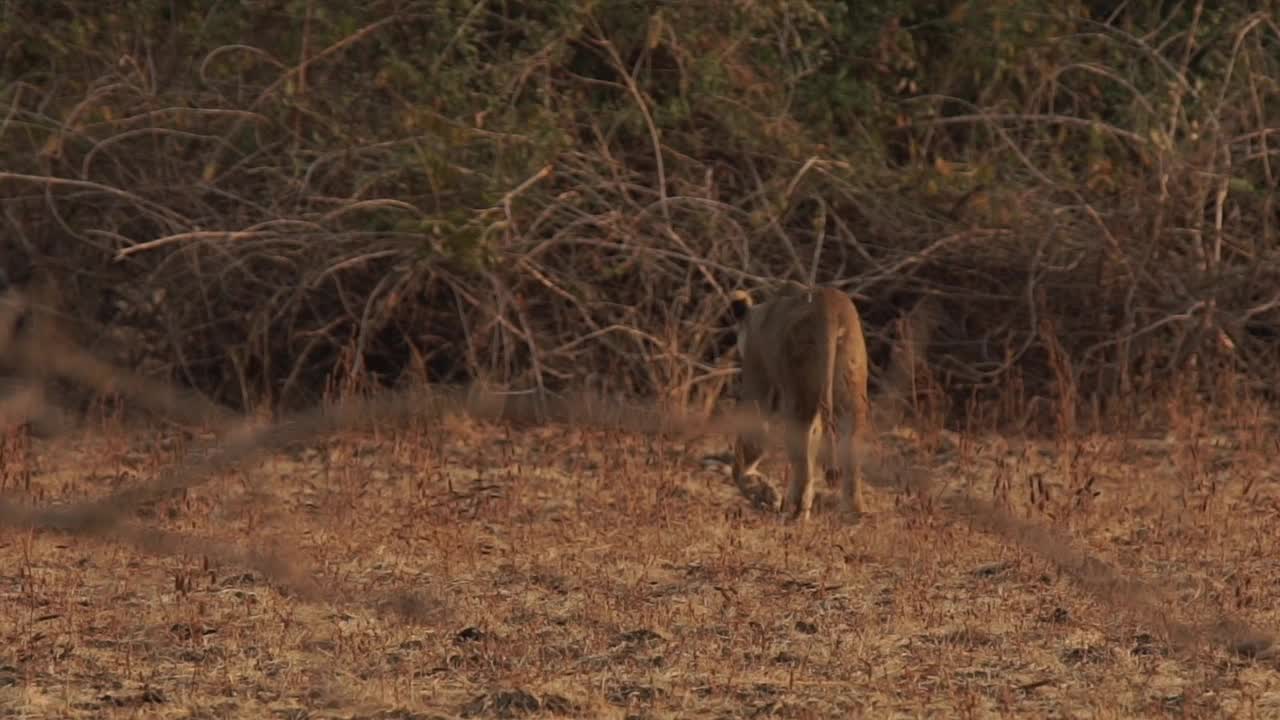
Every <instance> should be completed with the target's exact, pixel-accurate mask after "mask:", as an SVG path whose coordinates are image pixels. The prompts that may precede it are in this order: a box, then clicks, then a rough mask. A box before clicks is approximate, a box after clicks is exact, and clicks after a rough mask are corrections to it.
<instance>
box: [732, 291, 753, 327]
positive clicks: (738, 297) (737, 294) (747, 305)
mask: <svg viewBox="0 0 1280 720" xmlns="http://www.w3.org/2000/svg"><path fill="white" fill-rule="evenodd" d="M751 305H752V302H751V295H750V294H749V293H747V291H746V290H734V291H733V292H732V293H730V294H729V314H730V316H732V318H733V321H734V322H741V321H742V318H744V317H746V316H747V311H748V310H750V309H751Z"/></svg>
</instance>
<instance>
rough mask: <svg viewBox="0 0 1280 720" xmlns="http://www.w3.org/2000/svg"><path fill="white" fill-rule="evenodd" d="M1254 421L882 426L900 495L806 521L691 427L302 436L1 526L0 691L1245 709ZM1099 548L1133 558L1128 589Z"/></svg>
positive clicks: (876, 708) (744, 710) (507, 703)
mask: <svg viewBox="0 0 1280 720" xmlns="http://www.w3.org/2000/svg"><path fill="white" fill-rule="evenodd" d="M1188 432H1190V431H1188ZM1263 437H1264V434H1263V433H1261V432H1258V431H1257V430H1256V429H1253V430H1248V429H1247V430H1243V431H1239V432H1235V433H1228V434H1222V435H1219V436H1212V437H1211V436H1208V435H1205V434H1203V433H1201V434H1200V435H1198V436H1197V437H1196V438H1195V442H1191V441H1190V440H1189V438H1188V437H1187V436H1186V434H1183V435H1172V436H1170V437H1169V438H1162V439H1137V438H1133V439H1122V438H1097V439H1092V440H1088V441H1082V442H1079V443H1076V444H1075V445H1074V446H1072V447H1069V448H1068V452H1069V453H1070V460H1071V462H1070V463H1067V462H1065V461H1064V458H1063V457H1062V456H1061V455H1060V444H1044V445H1040V444H1035V443H1030V442H1011V441H1009V440H1008V439H1005V438H994V437H993V438H973V437H966V438H961V437H956V436H950V435H946V434H942V435H937V436H932V437H929V438H927V439H926V440H918V439H911V438H908V437H897V438H889V439H888V441H889V444H890V445H892V446H894V447H896V448H897V449H898V450H900V451H901V452H902V453H904V455H906V456H907V457H909V458H910V459H911V462H913V463H914V464H916V465H918V466H923V467H927V468H928V469H929V471H930V472H931V474H932V475H933V476H934V478H935V479H936V484H935V487H934V490H933V491H932V492H933V494H932V495H929V496H922V495H911V494H907V493H902V492H894V491H890V490H887V489H885V488H883V487H882V488H880V489H878V490H875V491H872V492H871V493H870V496H869V500H870V502H871V504H872V507H873V508H874V510H875V513H874V514H873V515H872V516H871V517H869V518H867V519H865V520H863V521H862V522H861V523H860V524H857V525H842V524H835V523H834V522H833V521H832V520H831V519H830V518H829V517H828V516H826V515H819V519H818V520H817V521H816V522H814V523H813V524H811V525H810V526H807V527H794V526H787V525H785V524H782V523H780V522H779V521H777V520H775V519H774V518H771V517H766V516H763V515H760V514H757V513H755V512H751V511H749V510H747V509H746V507H745V504H744V502H743V501H742V500H741V499H740V498H739V497H738V496H737V494H736V490H734V489H733V488H732V484H731V483H730V482H729V481H728V479H727V477H726V475H725V473H724V472H723V468H717V467H715V466H709V465H707V464H706V463H704V462H703V461H702V458H703V456H704V455H705V454H707V453H709V452H714V451H718V450H723V445H724V441H723V440H722V439H710V440H705V441H698V442H687V443H686V442H673V441H662V440H659V439H656V438H653V437H651V436H637V435H628V434H621V433H609V432H599V431H588V430H583V429H574V428H525V429H519V430H516V429H512V428H509V427H504V426H501V425H494V424H486V423H480V422H476V421H470V420H466V419H455V420H450V421H448V422H446V423H444V425H443V426H442V427H439V428H432V429H430V430H429V431H427V430H424V429H422V428H420V427H419V428H413V427H398V428H395V429H388V430H385V431H381V432H369V433H359V434H357V433H346V434H344V435H341V436H337V437H334V438H332V439H317V440H314V441H311V442H307V443H302V444H300V445H298V446H297V449H292V448H291V449H289V450H285V451H279V452H275V453H273V454H272V455H271V456H270V457H269V459H267V460H266V461H265V462H263V463H258V464H253V465H248V466H245V467H244V468H242V469H238V470H231V471H228V472H226V473H224V474H222V475H219V476H218V477H216V478H215V479H214V481H212V482H209V483H207V484H204V485H200V486H198V487H193V488H189V489H187V490H185V491H183V493H182V494H181V496H179V497H175V498H171V499H164V500H160V501H158V502H152V503H148V504H145V505H143V506H142V508H141V509H140V510H139V511H138V512H137V514H136V515H134V516H133V517H131V518H130V522H127V523H125V524H124V525H123V526H122V527H121V528H120V532H121V533H122V534H123V537H125V538H126V539H133V540H139V538H138V537H136V535H137V534H140V533H144V532H145V533H152V532H160V533H167V534H161V535H150V536H148V537H147V538H142V539H141V540H139V541H137V542H132V543H121V542H119V541H118V539H109V538H95V537H88V536H81V537H69V536H68V535H65V534H62V533H58V532H53V531H48V530H15V529H5V530H3V531H0V567H3V568H5V569H4V571H3V572H2V573H0V638H3V643H2V644H0V714H3V715H4V716H11V717H135V716H139V715H144V716H155V717H281V718H304V717H326V718H327V717H334V718H407V717H418V718H427V717H458V716H464V717H523V716H530V717H539V716H541V717H550V716H578V717H602V718H610V717H614V718H623V717H635V718H645V717H652V718H667V717H771V716H776V717H789V718H809V717H851V716H854V717H856V716H861V715H865V716H868V717H893V716H904V717H918V716H946V717H986V716H994V715H1002V716H1007V715H1015V716H1026V717H1132V716H1144V717H1164V716H1170V717H1173V716H1176V717H1219V716H1224V715H1233V716H1239V717H1267V716H1274V714H1275V713H1276V712H1278V711H1280V688H1277V687H1276V674H1275V672H1274V661H1273V659H1271V657H1270V656H1269V652H1262V653H1261V654H1259V653H1255V652H1251V648H1249V647H1247V646H1240V645H1239V644H1236V645H1235V646H1234V647H1233V646H1230V645H1227V644H1224V643H1221V642H1214V640H1216V639H1221V638H1222V637H1223V634H1222V633H1217V634H1215V630H1214V628H1215V627H1217V625H1218V624H1219V623H1221V616H1222V614H1223V613H1224V612H1225V613H1231V614H1233V615H1235V616H1236V617H1237V618H1238V619H1239V620H1241V621H1244V622H1247V623H1249V624H1251V625H1253V626H1255V627H1272V626H1274V625H1275V624H1276V611H1275V610H1274V603H1272V602H1270V600H1269V598H1270V593H1271V592H1272V588H1274V587H1275V586H1276V584H1277V582H1278V581H1280V573H1278V572H1277V571H1276V569H1275V564H1274V561H1273V558H1274V557H1275V556H1276V554H1277V550H1280V548H1278V547H1277V544H1278V539H1277V538H1278V537H1280V536H1278V535H1277V533H1276V531H1275V529H1274V528H1275V527H1276V523H1275V517H1276V515H1277V512H1280V501H1278V500H1280V497H1278V494H1277V492H1276V489H1275V483H1274V482H1273V478H1272V477H1271V473H1272V470H1271V467H1272V463H1269V462H1268V454H1267V453H1268V452H1271V451H1272V450H1273V449H1272V448H1270V447H1266V446H1264V445H1263V444H1262V438H1263ZM8 438H9V439H8V441H7V444H6V445H5V446H4V448H3V455H2V458H3V472H4V474H3V481H2V482H3V485H4V492H5V494H6V496H7V499H8V500H10V501H11V502H22V503H28V502H29V503H32V504H38V505H41V506H44V505H48V504H52V503H65V502H72V501H76V500H84V499H88V498H93V497H101V496H104V495H107V494H108V493H110V492H111V491H112V490H113V489H115V488H116V487H117V486H121V485H130V484H135V483H137V482H139V481H141V480H145V479H149V478H151V477H153V476H155V475H157V474H159V472H160V471H161V469H163V468H164V467H165V466H166V465H169V464H172V463H173V462H174V461H175V460H176V459H178V458H179V457H180V452H181V451H182V449H183V448H182V445H183V441H182V440H181V439H180V438H176V437H168V436H166V435H164V434H163V433H157V432H154V431H152V432H147V433H145V434H144V433H133V432H126V431H124V430H121V429H119V428H110V427H108V428H106V431H105V432H103V431H98V432H93V433H85V434H84V435H83V436H78V437H63V438H58V439H52V440H48V441H44V440H28V439H26V438H25V437H24V436H22V435H21V434H17V433H11V434H10V435H9V436H8ZM769 461H770V462H771V465H772V467H773V468H774V469H775V472H781V471H782V465H783V463H781V462H778V457H777V455H776V454H774V455H771V456H770V459H769ZM944 487H945V488H948V489H952V490H966V491H967V492H968V494H969V496H970V497H973V498H978V499H980V500H981V501H990V502H991V503H992V504H993V506H994V507H996V508H1007V509H1008V510H1009V511H1010V516H1012V518H1022V519H1023V520H1025V521H1026V522H1028V523H1031V524H1033V525H1034V526H1035V527H1039V528H1043V529H1045V530H1046V531H1048V532H1053V533H1059V534H1061V535H1063V536H1065V537H1066V538H1069V541H1070V542H1071V543H1072V544H1073V545H1074V547H1075V549H1076V551H1077V552H1080V553H1084V554H1085V555H1084V557H1085V560H1086V561H1087V562H1086V563H1085V565H1087V566H1089V567H1091V568H1092V572H1093V575H1092V576H1090V575H1088V574H1087V573H1084V574H1082V573H1081V572H1080V567H1081V566H1077V567H1076V568H1075V569H1074V570H1071V569H1070V568H1069V567H1066V566H1064V564H1063V562H1062V558H1061V557H1057V558H1055V557H1054V556H1053V554H1052V553H1049V554H1047V555H1046V554H1045V553H1042V552H1034V550H1037V549H1040V550H1043V549H1044V548H1042V547H1041V548H1037V547H1036V546H1035V543H1030V544H1027V543H1020V542H1014V541H1011V540H1010V539H1009V538H1008V537H1007V536H1006V535H1007V533H1006V535H1002V534H999V533H992V532H987V531H986V529H987V526H986V525H984V524H982V523H975V522H970V521H967V520H962V519H957V517H958V516H957V515H956V513H953V512H948V505H947V502H945V501H943V500H939V499H936V498H938V497H940V495H939V493H940V491H941V490H942V489H943V488H944ZM142 528H150V529H153V530H146V531H143V530H142ZM131 532H132V533H134V536H131V535H129V533H131ZM193 538H195V540H193ZM277 548H279V549H280V550H279V553H281V554H277V555H274V556H273V552H274V549H277ZM285 548H295V550H293V551H292V554H289V553H287V552H286V551H285V550H284V549H285ZM1059 549H1061V548H1059ZM237 553H238V554H237ZM1055 560H1056V561H1055ZM286 567H287V568H293V570H294V572H295V573H300V575H299V577H300V576H301V575H306V576H307V577H305V578H302V579H301V580H297V579H296V578H295V580H297V581H296V582H294V581H293V580H290V579H289V578H288V577H286V575H287V573H282V572H280V570H281V568H286ZM250 568H256V569H250ZM298 568H305V569H307V572H305V573H303V572H302V571H301V570H298ZM1101 576H1110V577H1112V578H1113V579H1114V578H1119V577H1123V578H1128V579H1131V580H1139V581H1144V582H1145V583H1146V584H1147V590H1148V591H1150V592H1151V593H1155V594H1157V595H1158V596H1159V603H1160V604H1158V605H1157V606H1156V607H1158V609H1159V614H1160V616H1159V617H1156V616H1153V613H1152V612H1151V609H1150V607H1149V605H1148V604H1146V600H1144V599H1143V598H1139V597H1138V596H1137V595H1136V593H1137V592H1138V591H1136V590H1133V589H1132V588H1130V589H1129V590H1128V591H1127V592H1128V593H1130V594H1126V592H1109V593H1108V592H1099V588H1100V587H1102V585H1101V584H1099V583H1098V582H1096V580H1097V578H1098V577H1101ZM1125 587H1128V586H1125ZM1131 601H1132V602H1131ZM1188 628H1201V629H1202V630H1203V631H1199V632H1197V631H1191V630H1188ZM1219 629H1221V628H1219ZM1223 632H1226V631H1223ZM1206 640H1208V642H1206Z"/></svg>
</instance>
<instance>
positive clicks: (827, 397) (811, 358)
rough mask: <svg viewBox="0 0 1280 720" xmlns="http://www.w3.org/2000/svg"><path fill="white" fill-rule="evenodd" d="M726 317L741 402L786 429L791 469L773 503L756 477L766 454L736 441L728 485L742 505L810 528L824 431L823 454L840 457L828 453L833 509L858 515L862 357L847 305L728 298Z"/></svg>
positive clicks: (788, 295)
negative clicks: (836, 498)
mask: <svg viewBox="0 0 1280 720" xmlns="http://www.w3.org/2000/svg"><path fill="white" fill-rule="evenodd" d="M730 309H731V312H732V314H733V317H734V319H735V321H736V325H737V332H738V351H739V354H740V355H741V359H742V377H741V380H740V382H741V385H740V394H739V402H740V403H741V404H742V405H743V407H745V408H746V409H749V410H755V411H757V412H760V413H762V414H763V415H764V416H765V417H766V418H769V417H772V418H774V419H776V420H781V421H782V422H784V423H787V424H789V425H791V427H789V428H788V432H786V433H785V434H786V437H787V443H786V445H787V455H788V457H789V459H790V462H791V483H790V487H789V489H788V491H787V495H786V499H785V502H784V503H782V504H780V503H779V499H778V494H777V492H776V491H775V490H774V488H773V487H772V486H771V485H770V484H769V483H768V482H767V481H765V480H764V479H763V478H762V477H761V475H760V473H759V471H758V470H757V469H756V466H757V465H758V464H759V462H760V458H761V455H762V454H763V452H764V448H763V442H762V441H763V438H761V437H760V435H759V433H751V432H748V433H745V434H740V435H738V436H737V438H736V441H735V444H734V459H733V480H734V483H735V484H736V485H737V486H738V489H739V490H740V491H741V492H742V493H743V495H744V496H746V497H747V498H748V499H749V500H752V501H753V502H756V503H759V504H762V505H767V506H769V507H771V508H774V509H780V510H783V511H785V512H789V514H790V517H791V519H793V520H794V519H797V518H798V519H800V520H808V518H809V512H810V509H811V507H812V505H813V495H814V487H813V478H814V475H815V470H816V466H817V464H818V460H819V458H818V452H819V449H820V448H821V446H822V433H823V432H824V431H825V432H826V433H827V434H828V437H830V438H831V439H832V440H833V441H834V442H832V443H831V444H830V445H829V447H828V453H831V454H835V453H838V454H839V455H843V456H844V457H843V458H838V460H839V462H836V463H831V462H830V460H831V459H832V457H831V455H830V454H826V460H827V462H826V464H828V465H831V464H837V465H840V466H841V469H842V470H843V473H842V477H841V505H842V507H843V509H844V510H845V511H846V512H852V513H856V514H861V513H863V512H865V511H866V506H865V503H864V501H863V498H862V461H861V458H860V457H859V453H858V452H857V449H856V446H858V445H861V444H862V442H861V441H862V440H863V439H864V438H865V437H866V433H867V432H868V430H869V429H870V428H869V425H870V418H869V414H870V412H869V406H868V402H867V348H866V342H865V340H864V338H863V336H862V323H861V321H860V320H859V319H858V311H857V309H856V308H855V307H854V305H853V300H851V299H850V298H849V296H848V295H846V294H845V293H843V292H841V291H839V290H836V289H834V288H815V289H813V290H790V291H784V292H781V293H779V294H778V295H777V296H776V297H774V298H773V299H772V300H770V301H768V302H763V303H760V304H754V303H753V302H752V300H751V296H750V295H748V294H747V293H746V292H743V291H736V292H734V293H733V294H732V295H731V296H730ZM837 430H838V435H839V438H838V440H837V438H835V435H836V434H837ZM749 478H754V479H755V483H754V484H751V483H749V482H748V479H749Z"/></svg>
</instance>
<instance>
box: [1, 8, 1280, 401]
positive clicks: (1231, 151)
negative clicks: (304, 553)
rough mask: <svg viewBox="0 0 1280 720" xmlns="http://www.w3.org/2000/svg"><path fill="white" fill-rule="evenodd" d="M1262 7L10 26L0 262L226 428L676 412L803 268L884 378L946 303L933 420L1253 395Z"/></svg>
mask: <svg viewBox="0 0 1280 720" xmlns="http://www.w3.org/2000/svg"><path fill="white" fill-rule="evenodd" d="M1277 9H1278V8H1277V4H1276V3H1275V2H1237V3H1206V2H1203V0H1201V1H1200V2H1195V1H1187V2H1168V1H1165V0H1131V1H1129V2H1105V1H1098V0H983V1H981V2H978V1H977V0H970V1H964V2H961V1H958V0H808V1H804V0H799V1H798V0H761V1H759V2H729V1H728V0H715V1H710V0H709V1H706V2H681V1H672V2H658V1H654V0H649V1H643V2H642V1H639V0H597V1H594V2H592V1H586V0H584V1H582V2H573V1H571V0H424V1H411V0H370V1H368V2H364V3H328V2H316V1H315V0H254V1H253V2H229V1H227V0H132V1H128V2H121V3H104V2H96V1H92V2H91V1H89V0H48V1H47V2H20V3H6V4H5V5H4V9H3V10H2V11H0V203H2V206H3V220H2V222H3V229H0V253H2V254H0V266H3V268H4V269H5V270H7V271H8V272H9V274H10V275H16V276H18V277H22V276H24V275H37V276H41V277H50V278H53V279H55V280H56V281H57V282H58V284H59V286H60V287H61V289H62V290H63V291H64V297H66V298H67V301H66V302H67V307H66V308H64V310H66V311H68V312H69V313H71V314H73V315H74V316H77V317H80V318H86V319H92V320H94V321H95V322H94V323H90V324H87V326H88V327H90V328H92V327H101V328H108V329H109V330H110V333H109V336H108V339H111V340H112V341H114V342H115V343H116V344H117V345H116V346H117V347H118V348H123V347H126V346H128V347H130V348H132V350H130V352H131V353H133V355H132V356H131V357H129V360H130V361H131V362H133V363H135V364H142V365H144V366H147V367H149V368H150V369H151V371H153V372H159V373H161V374H169V375H171V376H172V377H173V378H175V379H177V380H180V381H182V382H185V383H189V384H191V385H193V386H196V387H198V388H200V389H202V390H204V391H206V392H208V393H210V394H211V395H213V396H215V397H217V398H219V399H221V400H224V401H229V402H233V403H236V404H241V403H244V404H251V403H256V402H259V401H264V400H265V401H273V402H278V401H288V402H294V401H298V400H302V399H307V398H314V396H315V393H316V392H321V391H324V390H325V389H326V388H328V389H333V388H342V387H350V386H352V385H353V384H354V385H357V386H358V385H361V384H365V383H369V382H376V383H394V382H396V381H400V380H403V379H404V378H405V377H406V376H408V377H427V378H429V379H431V380H433V381H455V380H464V379H472V378H483V379H486V380H490V381H497V382H501V383H504V384H508V385H510V386H512V387H536V386H542V387H545V388H548V389H556V388H562V387H567V386H580V385H588V386H593V387H601V388H605V389H608V390H610V391H620V392H627V393H637V394H659V395H664V396H666V397H670V398H672V399H674V400H675V401H677V402H689V401H693V402H702V401H703V400H706V399H708V398H711V397H713V396H714V395H715V394H716V393H717V392H718V391H719V390H720V387H721V383H722V381H723V379H724V375H723V373H720V374H717V373H716V372H715V365H716V363H717V361H718V358H719V357H720V355H721V354H722V352H723V350H725V349H726V348H727V343H726V341H727V340H728V337H727V335H726V333H725V332H724V331H723V328H722V322H721V319H722V314H721V310H722V308H723V306H724V297H723V293H724V292H726V291H727V290H729V289H732V288H735V287H739V286H752V287H754V286H757V285H759V284H761V283H762V282H764V281H766V280H777V279H792V280H799V281H807V280H809V279H810V278H816V280H817V281H819V282H826V283H835V284H838V285H840V286H841V287H843V288H845V289H847V290H848V291H850V292H851V293H855V294H856V295H857V296H858V297H859V298H860V306H861V308H862V310H863V313H864V315H865V321H866V324H867V327H868V332H869V333H870V335H871V344H872V347H873V349H874V351H875V354H876V361H877V362H878V363H880V364H881V365H883V364H884V362H885V358H886V357H887V350H886V348H887V347H888V344H887V341H888V340H890V339H892V338H893V337H894V336H895V334H894V330H893V328H894V327H895V326H894V324H893V322H892V321H893V320H894V319H895V318H896V317H898V315H899V314H900V313H901V312H902V311H903V310H905V309H907V308H910V307H912V306H914V305H915V304H916V303H917V302H918V301H919V300H921V299H922V298H932V299H933V303H934V304H933V305H932V306H931V307H933V308H934V309H935V310H936V311H937V315H936V317H937V319H938V320H939V321H940V322H938V323H937V325H936V328H935V331H934V332H933V333H932V335H931V336H930V341H929V344H928V353H929V355H928V358H929V364H930V367H931V369H932V375H931V377H932V379H933V380H934V381H935V385H934V386H935V387H936V388H941V389H942V390H944V391H945V392H942V393H940V394H937V395H935V396H934V397H935V399H942V400H944V401H946V402H947V403H950V407H951V408H952V409H956V408H960V406H961V405H963V404H964V403H956V402H955V401H956V400H958V399H960V400H963V399H977V400H982V401H988V400H997V399H1001V400H1006V401H1007V402H981V403H977V405H981V406H982V407H985V408H988V409H990V412H993V413H1009V414H1016V413H1021V412H1022V411H1023V410H1024V409H1025V407H1026V401H1027V400H1029V399H1030V398H1032V397H1034V396H1038V395H1044V396H1049V397H1053V396H1055V395H1056V396H1057V397H1059V398H1062V397H1067V396H1069V395H1070V396H1075V397H1078V399H1079V400H1081V401H1089V400H1091V399H1095V398H1101V399H1108V398H1117V397H1123V398H1126V399H1129V400H1130V401H1131V403H1130V406H1131V407H1136V406H1140V405H1141V404H1142V403H1144V402H1147V401H1149V400H1150V398H1151V397H1154V396H1155V394H1157V393H1159V392H1160V391H1161V389H1162V388H1167V387H1168V386H1169V383H1170V380H1171V379H1173V378H1175V377H1177V376H1179V375H1182V374H1184V373H1185V372H1186V371H1187V369H1188V368H1189V367H1190V366H1191V365H1195V366H1196V367H1198V368H1199V369H1200V370H1201V371H1203V370H1204V369H1205V368H1210V369H1215V370H1217V369H1222V370H1227V371H1229V372H1228V373H1227V374H1229V375H1230V376H1232V377H1235V378H1243V379H1245V380H1246V381H1248V382H1251V383H1256V384H1258V385H1266V384H1268V383H1271V382H1273V378H1274V368H1275V364H1274V362H1273V359H1272V352H1273V351H1272V350H1271V346H1272V344H1273V343H1274V341H1275V339H1274V335H1273V333H1274V332H1276V330H1275V328H1276V327H1277V326H1280V284H1278V283H1277V282H1276V280H1277V277H1278V276H1280V272H1278V270H1280V263H1278V262H1277V252H1278V245H1277V221H1278V220H1280V217H1278V216H1277V208H1276V187H1277V173H1278V172H1280V168H1277V167H1276V165H1277V162H1280V157H1277V153H1276V149H1275V148H1276V146H1277V144H1280V134H1277V132H1278V130H1277V128H1280V122H1278V119H1280V87H1278V83H1280V27H1278V20H1277ZM86 332H92V331H91V330H86ZM103 347H107V346H105V345H104V346H103ZM1201 376H1202V377H1203V376H1204V374H1203V372H1202V375H1201ZM922 379H923V378H922ZM1202 389H1206V390H1207V389H1211V383H1208V382H1207V381H1206V384H1205V385H1204V387H1203V388H1202ZM985 412H986V411H984V413H985ZM988 414H989V413H988Z"/></svg>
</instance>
